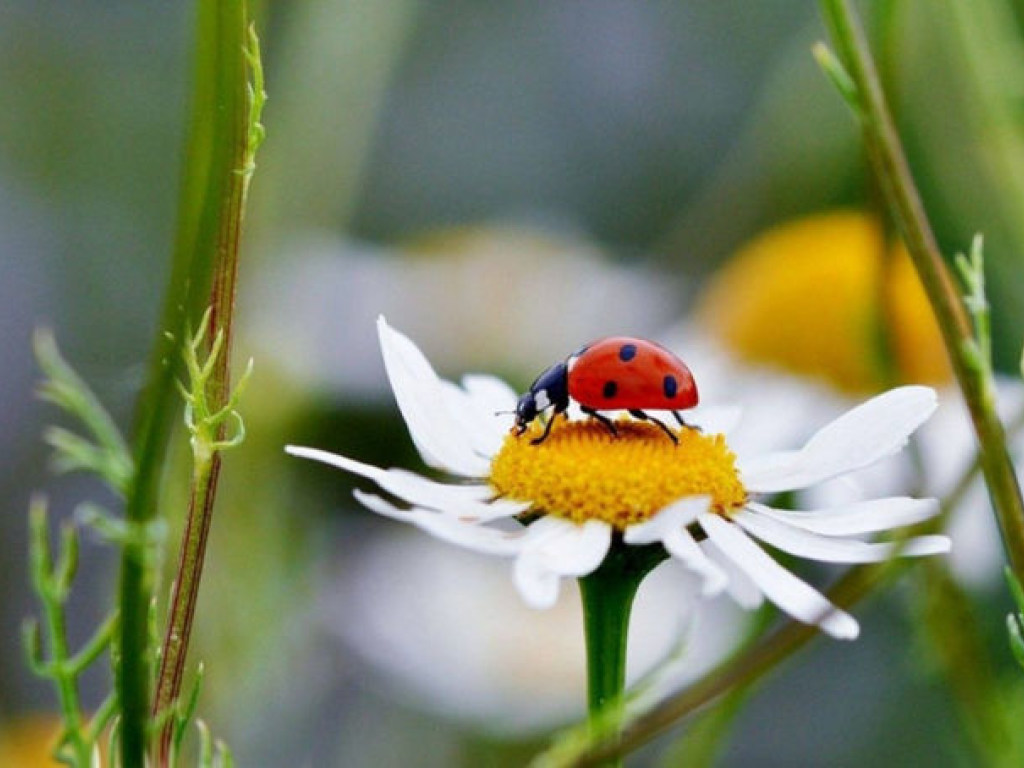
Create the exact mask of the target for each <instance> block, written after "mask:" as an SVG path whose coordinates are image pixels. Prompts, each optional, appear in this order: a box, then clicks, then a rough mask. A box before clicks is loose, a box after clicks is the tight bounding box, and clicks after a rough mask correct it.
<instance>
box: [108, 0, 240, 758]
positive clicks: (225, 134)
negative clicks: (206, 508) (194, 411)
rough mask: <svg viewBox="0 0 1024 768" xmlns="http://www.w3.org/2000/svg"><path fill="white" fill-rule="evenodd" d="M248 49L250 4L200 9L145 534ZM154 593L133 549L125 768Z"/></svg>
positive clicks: (124, 585)
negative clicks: (246, 49)
mask: <svg viewBox="0 0 1024 768" xmlns="http://www.w3.org/2000/svg"><path fill="white" fill-rule="evenodd" d="M244 46H245V3H244V2H243V0H224V1H223V2H217V1H216V0H200V2H199V3H198V5H197V15H196V38H195V58H194V67H193V94H192V103H191V112H192V116H191V124H190V126H189V136H188V141H187V148H186V152H185V167H184V169H183V176H182V184H181V196H180V201H179V207H178V226H177V236H176V241H175V246H174V258H173V261H172V264H171V274H170V278H169V280H168V285H167V294H166V296H165V298H164V309H163V314H162V316H161V319H160V323H159V326H158V328H157V334H156V342H155V344H154V346H153V352H152V357H151V359H150V365H149V373H148V378H147V382H146V385H145V388H144V390H143V393H142V396H141V397H140V399H139V403H138V407H137V412H136V418H135V429H134V443H133V448H134V450H133V456H134V463H135V476H134V478H133V482H132V484H131V487H130V490H129V493H128V495H127V499H126V504H125V517H126V518H127V520H128V522H129V524H132V523H138V524H140V525H141V524H145V523H148V522H149V521H151V520H153V519H154V518H155V517H156V515H157V501H158V497H159V486H160V479H161V475H162V469H163V466H164V458H165V455H166V451H167V445H168V441H169V439H170V435H171V431H172V429H173V425H174V423H175V421H176V419H177V418H178V415H179V413H180V403H179V401H178V397H177V392H176V391H175V387H174V382H175V380H176V378H177V376H178V374H179V372H180V369H181V366H180V363H179V361H180V350H179V345H180V344H181V341H182V338H183V336H184V331H185V327H186V321H187V319H188V318H189V317H197V316H198V315H199V314H200V313H201V312H202V311H203V309H205V307H206V306H207V305H208V303H209V301H210V294H211V289H212V286H213V283H214V273H215V271H216V265H217V263H218V262H219V256H220V255H221V254H222V253H223V250H224V248H225V244H226V242H229V241H228V240H226V238H225V237H224V226H223V219H224V215H225V207H226V206H225V200H230V198H231V195H230V192H229V190H231V189H232V188H233V187H235V186H237V184H238V175H237V173H236V170H237V169H239V168H240V167H243V163H244V158H243V157H241V152H242V151H243V150H244V146H245V135H244V133H245V122H246V121H245V115H246V102H245V99H246V96H245V63H244V55H243V49H244ZM240 147H241V149H240ZM227 207H230V204H228V206H227ZM215 293H216V292H215ZM154 592H155V576H154V573H153V568H152V566H151V564H150V563H148V562H147V559H146V549H145V548H144V547H143V546H141V545H132V544H126V545H125V547H124V549H123V552H122V558H121V584H120V605H121V624H120V637H119V643H118V645H119V649H120V655H121V656H120V657H121V663H120V665H119V669H118V677H117V691H118V699H119V701H120V703H121V718H120V721H119V723H120V727H119V733H120V747H121V764H122V765H124V766H125V768H136V767H141V766H142V765H143V764H144V762H145V752H146V743H147V725H148V722H149V715H150V707H151V704H152V702H151V701H150V694H149V692H150V677H151V669H150V660H151V658H152V654H151V652H150V648H151V644H150V624H149V608H150V604H151V602H152V599H153V595H154Z"/></svg>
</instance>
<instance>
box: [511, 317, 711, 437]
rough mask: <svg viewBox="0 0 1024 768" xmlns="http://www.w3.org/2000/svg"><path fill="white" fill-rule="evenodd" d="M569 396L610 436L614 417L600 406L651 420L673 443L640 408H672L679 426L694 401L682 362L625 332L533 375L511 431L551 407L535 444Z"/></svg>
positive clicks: (667, 431)
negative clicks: (550, 414) (549, 416)
mask: <svg viewBox="0 0 1024 768" xmlns="http://www.w3.org/2000/svg"><path fill="white" fill-rule="evenodd" d="M570 400H574V401H576V402H577V403H578V404H579V406H580V410H582V411H583V412H584V413H585V414H587V415H589V416H593V417H594V418H595V419H597V420H598V421H600V422H601V423H602V424H603V425H604V426H605V427H607V428H608V431H610V432H611V433H612V434H613V435H617V434H618V430H616V428H615V422H613V421H612V420H611V419H609V418H608V417H607V416H605V415H604V414H602V413H601V411H606V410H625V411H629V413H630V415H631V416H633V417H634V418H637V419H645V420H647V421H652V422H654V423H655V424H657V425H658V426H659V427H661V429H662V431H663V432H664V433H665V434H666V435H668V436H669V438H671V439H672V442H676V443H677V442H679V441H678V439H677V438H676V436H675V434H673V433H672V430H670V429H669V428H668V427H667V426H665V424H663V423H662V422H660V421H659V420H658V419H656V418H654V417H653V416H649V415H648V414H647V413H645V412H644V411H645V409H648V408H651V409H655V410H665V411H672V415H673V416H674V417H675V419H676V421H677V422H679V425H680V426H684V427H687V426H689V425H688V424H687V423H686V422H685V421H683V418H682V417H681V416H680V415H679V411H680V410H684V409H687V408H693V407H694V406H695V405H697V385H696V383H695V382H694V380H693V374H692V373H690V369H689V368H687V367H686V364H685V363H684V362H683V361H682V360H680V359H679V358H678V357H676V356H675V355H674V354H672V353H671V352H669V351H668V350H667V349H665V348H664V347H662V346H661V345H659V344H655V343H654V342H653V341H646V340H644V339H634V338H632V337H629V336H611V337H609V338H606V339H601V340H599V341H595V342H593V343H592V344H588V345H587V346H585V347H583V348H582V349H580V350H579V351H577V352H575V353H574V354H572V355H570V356H569V357H568V358H567V359H565V360H564V361H562V362H558V363H555V364H554V365H552V366H551V367H550V368H548V369H547V370H546V371H544V372H543V373H542V374H541V375H540V376H538V377H537V379H536V380H535V381H534V382H533V384H531V385H530V389H529V390H528V391H527V392H525V393H524V394H523V395H522V396H521V397H520V398H519V402H518V403H517V404H516V421H515V425H514V426H513V427H512V431H513V432H515V434H517V435H521V434H523V432H525V431H526V428H527V427H528V426H529V424H530V422H532V421H533V420H534V419H535V418H537V415H538V414H539V413H541V412H543V411H545V410H547V409H548V408H554V409H555V410H554V413H553V414H552V416H551V418H550V419H548V422H547V424H546V425H545V426H544V434H542V435H541V436H540V437H538V438H534V439H533V440H532V441H531V442H532V443H533V444H534V445H537V444H539V443H542V442H544V440H545V438H547V436H548V434H549V433H550V432H551V425H552V424H554V422H555V419H556V418H557V417H558V414H560V413H565V410H566V409H567V408H568V407H569V402H570Z"/></svg>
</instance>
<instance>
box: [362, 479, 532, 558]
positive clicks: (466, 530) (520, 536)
mask: <svg viewBox="0 0 1024 768" xmlns="http://www.w3.org/2000/svg"><path fill="white" fill-rule="evenodd" d="M352 495H353V496H355V497H356V499H357V500H358V501H359V503H360V504H362V505H363V506H364V507H366V508H367V509H369V510H371V511H373V512H376V513H377V514H380V515H384V516H385V517H390V518H392V519H394V520H400V521H401V522H403V523H411V524H412V525H415V526H416V527H417V528H420V529H421V530H424V531H426V532H427V533H429V534H431V535H433V536H436V537H437V538H439V539H441V540H443V541H447V542H448V543H450V544H457V545H458V546H460V547H464V548H465V549H470V550H473V551H474V552H481V553H483V554H485V555H497V556H499V557H513V556H515V555H518V554H519V553H520V552H521V551H522V550H523V547H524V545H525V543H526V532H527V529H526V528H524V529H523V530H522V531H516V532H514V533H510V532H508V531H501V530H498V529H496V528H487V527H485V526H482V525H476V524H474V523H464V522H461V521H459V520H457V519H454V518H451V517H446V516H445V515H439V514H438V513H437V512H431V511H429V510H425V509H416V508H415V507H414V508H413V509H399V508H398V507H396V506H394V505H393V504H391V503H390V502H388V501H385V500H384V499H382V498H381V497H380V496H374V495H373V494H372V493H364V492H363V491H360V490H355V491H353V492H352Z"/></svg>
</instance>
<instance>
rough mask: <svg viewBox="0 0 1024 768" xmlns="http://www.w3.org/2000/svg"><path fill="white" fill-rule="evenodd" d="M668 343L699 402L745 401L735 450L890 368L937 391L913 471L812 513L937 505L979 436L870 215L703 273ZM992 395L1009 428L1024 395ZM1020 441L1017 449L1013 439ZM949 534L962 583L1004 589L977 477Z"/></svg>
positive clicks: (832, 488)
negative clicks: (927, 500) (876, 505)
mask: <svg viewBox="0 0 1024 768" xmlns="http://www.w3.org/2000/svg"><path fill="white" fill-rule="evenodd" d="M665 342H666V345H667V346H669V347H670V348H672V349H674V350H676V351H677V352H678V353H679V354H682V355H685V357H686V360H687V363H688V365H689V366H690V369H691V370H692V371H693V373H694V376H695V377H696V378H697V379H698V381H700V382H701V384H702V393H704V395H705V397H704V400H705V402H707V403H716V402H742V403H743V404H744V418H743V421H742V423H741V424H740V425H739V426H738V428H737V429H736V430H735V432H733V433H731V434H730V443H731V444H733V445H734V446H735V447H736V449H737V450H775V449H778V448H782V447H788V446H792V445H796V444H798V443H799V442H800V441H802V440H804V439H806V437H807V436H808V435H809V434H811V433H812V431H813V430H814V429H815V428H816V425H817V424H819V423H821V421H823V420H825V419H831V418H834V417H835V416H836V415H838V414H840V413H842V412H843V411H845V410H846V409H848V408H849V407H851V405H852V404H853V403H854V402H856V401H857V400H858V399H859V398H860V397H862V396H863V395H864V394H865V393H872V392H877V391H879V390H880V389H882V388H883V386H884V382H885V381H886V379H887V376H886V374H885V368H886V366H887V365H888V366H889V367H891V368H892V370H893V372H894V373H895V375H896V376H897V377H898V379H899V380H900V381H901V382H904V383H929V384H933V385H936V386H940V387H942V390H941V391H940V397H939V402H940V406H939V409H938V411H937V413H936V415H935V416H934V417H933V418H932V419H930V420H929V421H928V422H927V423H926V424H924V425H923V426H922V427H921V429H919V430H918V431H917V433H916V434H915V442H916V445H917V447H918V448H917V450H918V451H919V458H920V464H919V465H917V464H915V459H914V455H913V454H910V453H908V454H907V455H906V456H904V459H903V460H902V461H894V462H886V463H884V464H879V465H876V466H875V467H871V468H868V469H864V470H861V471H858V472H855V473H851V474H849V475H847V476H845V477H843V478H841V479H839V480H837V481H832V482H829V483H824V484H822V485H820V486H816V487H815V488H811V489H808V490H806V491H804V492H802V498H803V499H804V500H805V501H806V503H809V504H811V505H814V506H819V505H832V504H843V503H852V502H854V501H857V500H859V499H866V498H871V497H873V496H877V495H889V494H898V493H906V492H907V491H908V489H912V490H913V491H914V492H916V493H923V494H925V495H928V496H935V497H938V498H945V497H946V496H948V495H949V493H950V492H951V491H952V490H953V489H954V487H955V486H956V484H957V483H958V482H959V480H960V478H961V477H962V476H963V475H964V473H965V472H966V471H967V469H968V468H969V466H970V465H971V463H972V462H973V461H974V458H975V452H976V442H975V438H974V434H973V431H972V430H971V427H970V422H969V420H968V417H967V414H966V411H965V409H964V406H963V403H962V400H961V398H960V395H959V393H958V392H957V391H956V389H955V387H953V386H952V375H951V372H950V370H949V366H948V362H947V361H946V355H945V350H944V347H943V345H942V340H941V337H940V334H939V330H938V326H937V325H936V323H935V320H934V317H933V315H932V312H931V309H930V307H929V305H928V302H927V298H926V296H925V295H924V292H923V290H922V289H921V286H920V284H919V282H918V280H917V278H916V276H915V274H914V272H913V268H912V265H911V264H910V262H909V259H908V257H907V254H906V252H905V250H904V249H903V247H902V246H900V245H898V244H897V245H895V246H892V247H888V246H887V245H886V243H885V240H884V235H883V232H882V228H881V226H880V224H879V223H878V222H877V221H876V220H875V219H874V218H873V217H872V216H870V215H868V214H864V213H859V212H855V211H837V212H831V213H826V214H819V215H814V216H808V217H805V218H803V219H798V220H795V221H792V222H788V223H785V224H782V225H780V226H778V227H776V228H774V229H771V230H769V231H768V232H766V233H764V234H763V235H761V236H759V237H757V238H755V239H754V240H752V241H751V242H750V243H748V244H747V245H745V246H743V247H742V248H740V249H739V251H738V252H737V254H736V255H735V256H734V257H733V258H732V259H731V260H730V261H729V262H727V263H726V265H725V266H724V267H723V268H722V270H721V271H720V272H719V273H717V274H716V275H715V276H713V277H712V279H711V280H710V281H709V283H708V285H707V286H706V287H705V290H704V291H702V294H701V296H700V299H699V301H698V303H697V307H696V309H695V310H694V312H693V316H692V318H691V319H690V320H688V321H687V322H686V323H684V324H682V325H680V326H677V327H676V328H675V329H674V330H672V331H670V332H669V333H667V334H666V335H665ZM886 346H888V352H889V354H890V355H891V356H892V358H891V359H890V360H889V362H888V363H885V361H884V360H883V359H882V355H883V349H884V348H885V347H886ZM997 387H998V392H999V397H998V403H999V409H1000V414H1001V415H1002V416H1003V418H1004V421H1008V420H1010V419H1011V418H1013V417H1014V416H1015V415H1016V414H1018V413H1019V412H1020V411H1021V408H1022V407H1024V386H1022V385H1021V384H1020V382H1018V381H1016V380H1011V379H1009V378H1000V379H999V380H998V381H997ZM1016 444H1017V447H1018V448H1020V447H1024V446H1022V445H1021V440H1020V437H1019V436H1018V437H1017V439H1016ZM949 533H950V534H951V537H952V538H953V540H954V541H955V542H956V543H957V546H955V547H954V548H953V551H952V554H951V564H952V567H953V568H954V570H955V571H956V572H957V573H958V574H959V575H960V576H961V577H962V578H963V579H964V580H965V581H966V582H967V583H969V584H972V585H974V586H983V585H986V584H994V583H1001V574H1002V567H1001V566H1002V562H1003V555H1002V545H1001V542H1000V538H999V533H998V529H997V526H996V523H995V519H994V517H993V515H992V513H991V509H990V508H989V505H988V500H987V495H986V492H985V488H984V484H983V483H982V482H981V481H980V479H979V480H977V481H976V482H974V483H973V484H972V485H971V486H970V487H969V488H968V489H967V491H966V493H965V495H964V497H963V499H962V501H961V502H960V504H959V505H958V506H957V508H956V511H955V514H954V515H953V516H952V518H951V520H950V523H949Z"/></svg>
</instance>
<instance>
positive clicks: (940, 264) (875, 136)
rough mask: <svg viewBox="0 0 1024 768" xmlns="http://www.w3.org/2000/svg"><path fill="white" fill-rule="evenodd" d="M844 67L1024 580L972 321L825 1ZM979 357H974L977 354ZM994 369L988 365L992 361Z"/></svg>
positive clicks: (872, 75)
mask: <svg viewBox="0 0 1024 768" xmlns="http://www.w3.org/2000/svg"><path fill="white" fill-rule="evenodd" d="M822 7H823V11H824V15H825V18H826V20H827V22H828V24H829V27H830V29H831V32H832V37H833V40H834V42H835V45H836V49H837V53H838V56H839V58H840V61H841V62H842V63H843V65H844V67H845V68H846V72H847V73H848V74H849V78H850V81H851V82H852V85H853V89H852V92H850V93H847V94H846V95H847V96H848V97H852V98H853V99H855V109H856V112H857V115H858V117H859V118H860V121H861V126H862V128H863V132H864V141H865V145H866V147H867V150H868V157H869V158H870V161H871V164H872V167H873V169H874V172H875V175H876V177H877V178H878V181H879V186H880V187H881V189H882V191H883V193H884V195H885V197H886V201H887V202H888V205H889V208H890V211H891V212H892V214H893V216H894V218H895V219H896V222H897V224H898V225H899V227H900V230H901V232H902V233H903V237H904V240H905V242H906V245H907V250H908V251H909V252H910V255H911V258H912V260H913V262H914V266H915V268H916V269H917V273H918V275H919V276H920V278H921V283H922V285H923V286H924V289H925V292H926V293H927V295H928V299H929V302H930V303H931V305H932V308H933V310H934V312H935V316H936V319H937V320H938V323H939V328H940V329H941V331H942V337H943V340H944V342H945V345H946V349H947V351H948V353H949V356H950V359H951V361H952V365H953V371H954V374H955V375H956V379H957V383H958V384H959V386H960V390H961V392H962V393H963V397H964V400H965V402H966V404H967V407H968V410H969V412H970V415H971V421H972V423H973V425H974V430H975V433H976V434H977V438H978V443H979V455H980V457H981V468H982V472H983V474H984V476H985V482H986V484H987V485H988V488H989V494H990V495H991V497H992V503H993V507H994V508H995V511H996V516H997V518H998V521H999V527H1000V530H1001V532H1002V536H1003V544H1004V546H1005V548H1006V551H1007V554H1008V556H1009V561H1010V565H1011V568H1012V569H1013V571H1014V573H1015V574H1016V575H1017V576H1018V578H1021V577H1022V576H1024V499H1022V498H1021V491H1020V485H1019V483H1018V481H1017V475H1016V472H1015V471H1014V467H1013V463H1012V461H1011V460H1010V456H1009V454H1008V453H1007V450H1006V434H1005V430H1004V429H1003V425H1002V423H1001V422H1000V421H999V417H998V414H997V413H996V410H995V402H994V397H993V395H992V386H991V376H989V375H987V374H986V372H985V371H983V370H979V367H978V358H977V354H976V353H977V348H978V340H977V339H976V338H975V333H974V328H973V326H972V322H971V318H970V316H969V315H968V313H967V311H966V309H965V307H964V304H963V301H962V300H961V297H960V292H959V291H958V289H957V287H956V285H955V283H954V281H953V278H952V277H951V275H950V272H949V269H948V268H947V267H946V264H945V262H944V261H943V259H942V255H941V253H940V251H939V247H938V244H937V242H936V239H935V235H934V234H933V232H932V229H931V225H930V224H929V222H928V218H927V215H926V214H925V211H924V206H923V204H922V202H921V198H920V195H919V194H918V191H917V187H916V185H915V184H914V180H913V176H912V175H911V173H910V167H909V165H908V163H907V159H906V156H905V154H904V152H903V147H902V145H901V143H900V139H899V135H898V133H897V131H896V127H895V124H894V123H893V120H892V117H891V115H890V114H889V111H888V108H887V106H886V103H885V98H884V95H883V93H882V87H881V84H880V82H879V78H878V74H877V72H876V70H875V66H874V64H873V62H872V59H871V53H870V50H869V48H868V45H867V41H866V39H865V36H864V32H863V29H862V28H861V25H860V23H859V21H858V19H857V17H856V15H855V13H854V11H853V8H852V6H851V3H850V2H849V0H823V2H822ZM972 353H974V354H972ZM986 364H988V361H986Z"/></svg>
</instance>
